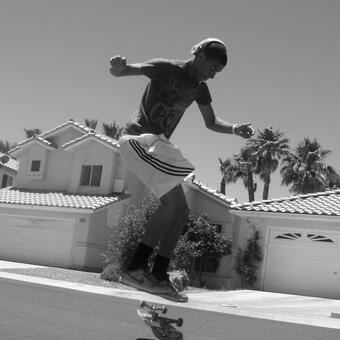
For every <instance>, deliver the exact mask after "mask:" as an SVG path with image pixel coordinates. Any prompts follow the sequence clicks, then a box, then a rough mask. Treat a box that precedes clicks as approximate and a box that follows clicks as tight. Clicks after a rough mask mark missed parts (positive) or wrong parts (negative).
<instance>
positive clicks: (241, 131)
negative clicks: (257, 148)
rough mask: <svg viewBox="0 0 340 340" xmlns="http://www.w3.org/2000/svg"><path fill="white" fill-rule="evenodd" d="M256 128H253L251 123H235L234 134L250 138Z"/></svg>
mask: <svg viewBox="0 0 340 340" xmlns="http://www.w3.org/2000/svg"><path fill="white" fill-rule="evenodd" d="M254 133H255V130H254V129H253V128H252V126H251V123H247V124H235V125H234V134H235V135H237V136H240V137H243V138H246V139H248V138H250V137H252V136H253V135H254Z"/></svg>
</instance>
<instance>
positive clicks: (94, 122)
mask: <svg viewBox="0 0 340 340" xmlns="http://www.w3.org/2000/svg"><path fill="white" fill-rule="evenodd" d="M97 124H98V119H88V118H85V125H86V126H87V127H88V128H90V129H93V130H95V129H96V127H97Z"/></svg>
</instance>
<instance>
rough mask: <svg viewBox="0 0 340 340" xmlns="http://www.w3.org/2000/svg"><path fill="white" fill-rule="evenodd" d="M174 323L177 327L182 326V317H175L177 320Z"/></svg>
mask: <svg viewBox="0 0 340 340" xmlns="http://www.w3.org/2000/svg"><path fill="white" fill-rule="evenodd" d="M176 325H177V326H178V327H182V325H183V319H182V318H178V319H177V322H176Z"/></svg>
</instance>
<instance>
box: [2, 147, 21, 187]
mask: <svg viewBox="0 0 340 340" xmlns="http://www.w3.org/2000/svg"><path fill="white" fill-rule="evenodd" d="M17 171H18V162H17V161H16V160H15V159H14V158H13V157H10V156H8V155H6V154H4V153H2V152H0V189H1V188H6V187H8V186H11V185H12V184H13V181H14V179H15V177H16V175H17Z"/></svg>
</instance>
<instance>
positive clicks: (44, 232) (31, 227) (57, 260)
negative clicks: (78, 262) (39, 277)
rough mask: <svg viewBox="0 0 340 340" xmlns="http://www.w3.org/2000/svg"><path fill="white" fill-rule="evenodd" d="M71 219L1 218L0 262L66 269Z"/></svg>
mask: <svg viewBox="0 0 340 340" xmlns="http://www.w3.org/2000/svg"><path fill="white" fill-rule="evenodd" d="M73 230H74V220H72V219H47V218H40V217H29V216H8V215H5V216H4V215H0V259H2V260H10V261H22V262H27V263H34V264H41V265H51V266H61V267H67V266H68V265H69V261H70V254H71V245H72V237H73Z"/></svg>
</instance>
